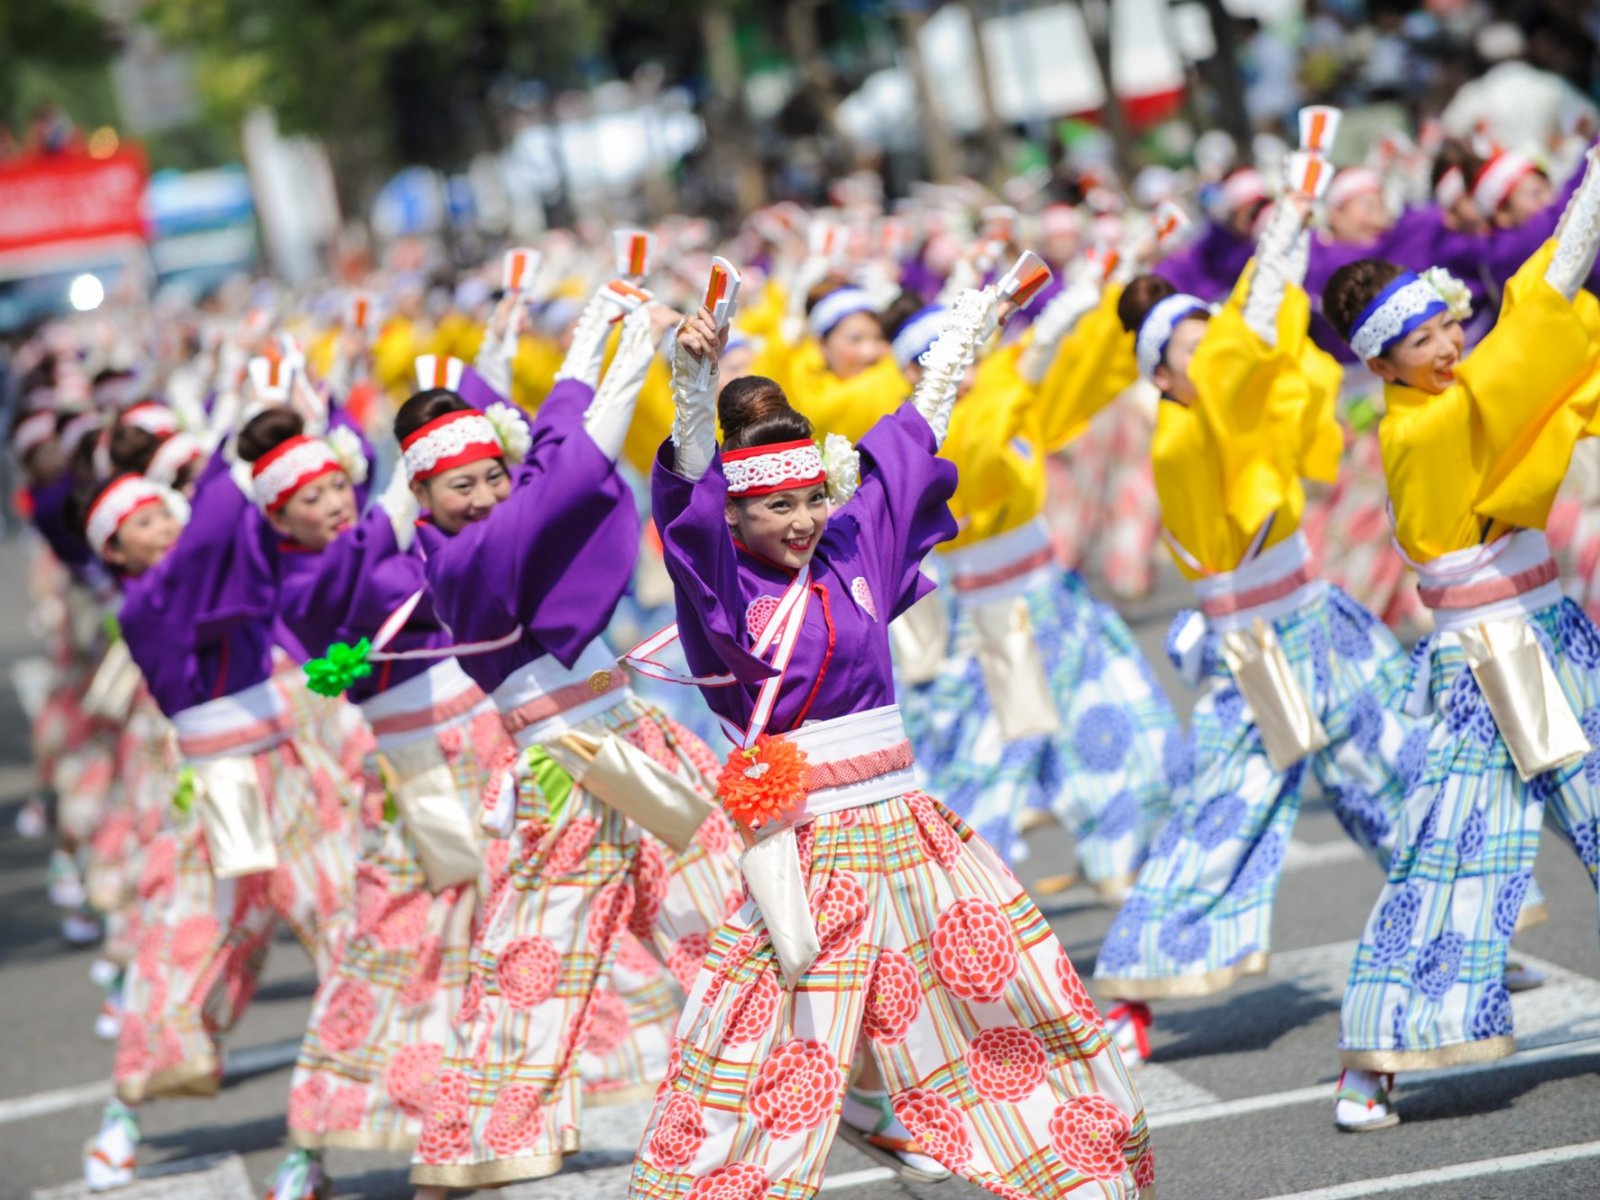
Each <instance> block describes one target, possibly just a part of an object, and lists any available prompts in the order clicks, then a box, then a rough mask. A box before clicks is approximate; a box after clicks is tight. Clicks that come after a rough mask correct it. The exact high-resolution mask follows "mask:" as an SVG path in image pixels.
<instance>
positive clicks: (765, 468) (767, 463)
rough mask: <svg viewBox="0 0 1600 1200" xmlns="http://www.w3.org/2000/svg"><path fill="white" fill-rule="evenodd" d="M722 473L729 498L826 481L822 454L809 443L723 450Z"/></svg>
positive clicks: (815, 446) (815, 445) (776, 443)
mask: <svg viewBox="0 0 1600 1200" xmlns="http://www.w3.org/2000/svg"><path fill="white" fill-rule="evenodd" d="M722 473H723V474H724V475H725V476H726V477H727V480H728V495H730V496H740V497H743V496H770V495H772V493H774V492H787V491H790V490H792V489H794V488H808V487H815V486H816V485H817V484H819V483H826V482H827V479H828V473H827V471H826V469H824V467H823V465H822V452H821V451H820V450H818V449H817V444H816V443H815V442H812V441H798V442H775V443H773V444H772V445H769V446H749V447H746V448H745V449H743V450H727V451H724V452H723V455H722Z"/></svg>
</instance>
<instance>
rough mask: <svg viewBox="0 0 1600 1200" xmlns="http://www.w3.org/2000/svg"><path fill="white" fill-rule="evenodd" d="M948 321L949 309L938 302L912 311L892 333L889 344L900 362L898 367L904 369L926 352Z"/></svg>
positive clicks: (895, 358)
mask: <svg viewBox="0 0 1600 1200" xmlns="http://www.w3.org/2000/svg"><path fill="white" fill-rule="evenodd" d="M949 323H950V310H949V309H947V308H944V307H943V306H941V305H938V304H930V305H928V307H927V308H923V309H919V310H918V311H917V312H916V313H914V314H913V315H912V317H911V319H910V320H909V321H907V322H906V323H905V324H904V325H902V326H901V327H900V332H899V333H897V334H895V335H894V342H893V344H892V345H891V346H890V350H891V351H892V353H893V354H894V361H895V362H897V363H899V364H900V369H901V370H902V371H904V370H905V369H906V368H907V367H909V366H910V365H911V364H912V363H914V362H916V361H917V360H918V359H919V358H921V357H922V356H923V355H924V354H926V353H927V352H928V349H929V347H931V346H932V345H933V343H934V340H935V339H936V338H938V336H939V335H940V334H941V333H943V332H944V327H945V326H946V325H947V324H949Z"/></svg>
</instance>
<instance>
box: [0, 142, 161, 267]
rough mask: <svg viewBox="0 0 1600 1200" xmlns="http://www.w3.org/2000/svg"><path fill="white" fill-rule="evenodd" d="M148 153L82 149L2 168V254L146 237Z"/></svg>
mask: <svg viewBox="0 0 1600 1200" xmlns="http://www.w3.org/2000/svg"><path fill="white" fill-rule="evenodd" d="M144 188H145V163H144V155H143V154H141V153H140V152H139V151H138V150H137V149H131V148H128V147H124V148H122V149H119V150H117V151H116V152H115V153H113V154H111V155H108V156H107V157H105V158H93V157H91V156H90V155H88V154H84V153H82V152H79V151H71V152H67V153H64V154H36V155H32V156H30V157H28V158H25V159H22V160H20V161H15V162H8V163H3V164H0V254H3V253H5V252H7V251H12V250H31V249H38V248H47V247H50V246H56V245H61V244H64V243H70V242H81V241H90V240H98V239H102V238H114V237H135V238H139V239H140V240H143V239H144V236H145V229H144V215H143V211H142V209H143V202H144Z"/></svg>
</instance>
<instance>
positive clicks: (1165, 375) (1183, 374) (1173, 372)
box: [1153, 317, 1206, 404]
mask: <svg viewBox="0 0 1600 1200" xmlns="http://www.w3.org/2000/svg"><path fill="white" fill-rule="evenodd" d="M1205 335H1206V322H1205V318H1204V317H1185V318H1184V319H1183V320H1181V321H1179V322H1178V325H1177V328H1176V329H1174V330H1173V331H1172V340H1171V341H1169V342H1168V343H1167V352H1166V354H1164V355H1162V358H1161V364H1160V365H1159V366H1158V367H1156V369H1155V375H1154V377H1153V378H1154V382H1155V385H1156V386H1157V387H1158V388H1160V389H1161V390H1162V392H1164V393H1165V394H1166V395H1168V396H1171V397H1172V398H1173V399H1174V400H1176V401H1178V403H1180V404H1193V403H1194V399H1195V387H1194V384H1192V383H1190V382H1189V361H1190V360H1191V359H1192V358H1194V352H1195V350H1196V349H1197V348H1198V347H1199V345H1200V339H1201V338H1203V337H1205Z"/></svg>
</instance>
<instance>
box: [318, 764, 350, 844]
mask: <svg viewBox="0 0 1600 1200" xmlns="http://www.w3.org/2000/svg"><path fill="white" fill-rule="evenodd" d="M311 791H312V794H313V795H314V796H315V797H316V803H317V822H318V824H320V825H321V826H322V828H323V829H325V830H327V831H328V832H329V833H336V832H338V831H339V830H341V829H343V828H344V797H343V796H341V795H340V794H339V787H338V785H337V784H335V783H334V782H333V776H331V775H329V774H328V773H327V772H326V771H316V772H313V773H312V776H311Z"/></svg>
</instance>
